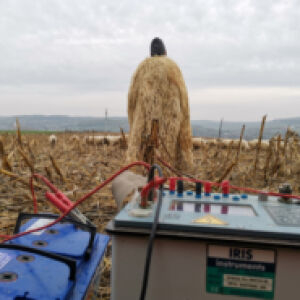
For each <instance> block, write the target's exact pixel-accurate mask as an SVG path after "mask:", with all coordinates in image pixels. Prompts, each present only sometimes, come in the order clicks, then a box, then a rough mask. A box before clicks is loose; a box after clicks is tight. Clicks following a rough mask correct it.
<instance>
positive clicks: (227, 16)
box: [0, 0, 300, 96]
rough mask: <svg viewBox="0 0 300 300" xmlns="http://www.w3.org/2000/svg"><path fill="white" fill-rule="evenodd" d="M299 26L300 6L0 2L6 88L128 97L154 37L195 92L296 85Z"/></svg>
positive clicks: (1, 77)
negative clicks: (141, 62) (164, 47)
mask: <svg viewBox="0 0 300 300" xmlns="http://www.w3.org/2000/svg"><path fill="white" fill-rule="evenodd" d="M299 20H300V11H299V5H298V1H297V0H278V1H273V0H263V1H261V0H251V1H250V0H226V1H220V0H201V1H192V0H185V1H181V0H177V1H173V0H164V1H158V0H152V1H139V0H133V1H128V0H123V1H117V0H101V1H99V0H86V1H81V0H51V1H49V0H26V1H23V0H9V1H8V0H2V1H1V0H0V36H1V39H0V87H2V90H4V89H5V91H7V93H10V92H9V91H8V90H9V88H8V87H11V91H13V89H14V87H15V86H19V87H20V86H27V87H30V86H35V87H36V88H37V87H38V86H39V85H40V86H41V88H40V90H42V87H43V88H44V87H45V86H49V87H50V88H49V89H47V91H48V93H49V90H50V89H51V88H53V89H58V90H60V91H61V90H64V91H65V92H66V93H67V92H68V91H69V93H70V94H71V92H74V93H81V94H84V93H88V92H93V93H102V92H112V91H115V92H120V93H123V94H124V95H125V96H126V93H127V89H128V85H129V81H130V78H131V75H132V73H133V71H134V70H135V68H136V66H137V64H138V63H139V62H140V61H141V60H142V59H143V58H144V57H146V56H148V53H149V43H150V41H151V39H152V38H153V37H154V36H160V37H162V38H163V39H164V41H165V43H166V46H167V50H168V54H169V56H170V57H172V58H173V59H174V60H175V61H176V62H177V63H178V64H179V66H180V67H181V69H182V71H183V74H184V76H185V79H186V83H187V86H188V88H189V89H190V90H191V91H193V90H196V89H199V88H205V87H209V88H213V87H245V86H253V87H257V86H261V87H264V86H269V87H272V86H273V87H274V86H294V87H297V86H299V84H300V56H299V52H300V40H299V38H298V34H299V31H300V30H299V29H300V21H299ZM11 93H13V92H11Z"/></svg>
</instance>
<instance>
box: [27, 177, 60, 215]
mask: <svg viewBox="0 0 300 300" xmlns="http://www.w3.org/2000/svg"><path fill="white" fill-rule="evenodd" d="M33 178H39V179H41V180H42V181H43V182H44V183H45V184H46V185H47V186H48V187H49V188H50V189H51V190H52V191H53V192H54V193H58V192H59V189H58V188H56V187H55V186H54V185H53V184H52V183H51V182H50V181H49V180H48V179H47V178H46V177H44V176H43V175H40V174H32V175H31V176H30V181H29V182H30V190H31V194H32V200H33V211H34V213H35V214H37V213H38V207H37V200H36V197H35V194H34V187H33Z"/></svg>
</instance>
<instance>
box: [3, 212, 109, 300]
mask: <svg viewBox="0 0 300 300" xmlns="http://www.w3.org/2000/svg"><path fill="white" fill-rule="evenodd" d="M57 217H58V216H57V215H52V214H20V216H19V218H18V221H17V224H16V228H15V233H18V232H19V231H26V230H30V229H34V228H37V227H41V226H43V225H45V224H47V223H50V222H52V221H53V220H54V219H56V218H57ZM24 221H25V222H24ZM108 242H109V237H108V236H106V235H102V234H97V233H96V229H95V227H94V226H92V225H91V224H89V225H86V224H82V223H79V222H76V221H74V220H73V219H71V218H64V219H63V221H62V222H59V223H57V224H55V225H53V226H50V227H49V228H47V229H45V230H41V231H38V232H33V233H30V234H28V235H25V236H22V237H19V238H17V239H15V240H13V241H11V242H9V243H6V244H1V245H0V299H3V300H4V299H13V300H40V299H44V300H50V299H51V300H83V299H89V300H90V299H94V295H95V292H96V290H97V288H98V284H99V278H100V271H101V262H102V258H103V255H104V253H105V250H106V247H107V244H108Z"/></svg>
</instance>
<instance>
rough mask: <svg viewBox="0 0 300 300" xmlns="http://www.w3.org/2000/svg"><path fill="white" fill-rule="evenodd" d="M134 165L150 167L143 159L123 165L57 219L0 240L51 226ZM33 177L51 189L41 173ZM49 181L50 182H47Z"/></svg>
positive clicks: (51, 186)
mask: <svg viewBox="0 0 300 300" xmlns="http://www.w3.org/2000/svg"><path fill="white" fill-rule="evenodd" d="M134 166H144V167H145V168H147V169H148V170H149V169H150V165H149V164H147V163H145V162H143V161H137V162H133V163H131V164H129V165H127V166H125V167H123V168H122V169H121V170H119V171H118V172H117V173H115V174H113V175H112V176H111V177H109V178H108V179H106V180H105V181H104V182H102V183H101V184H99V185H98V186H97V187H95V188H94V189H93V190H92V191H91V192H89V193H88V194H86V195H85V196H83V197H82V198H80V199H79V200H77V201H76V202H75V203H74V204H73V205H72V206H71V207H70V208H69V209H68V210H67V211H66V212H65V213H64V214H62V215H61V216H60V217H59V218H58V219H56V220H54V221H53V222H51V223H49V224H47V225H44V226H41V227H38V228H35V229H32V230H28V231H24V232H20V233H17V234H15V235H11V236H7V235H0V237H1V238H5V240H3V241H2V242H3V243H4V242H7V241H10V240H12V239H15V238H18V237H21V236H24V235H27V234H29V233H32V232H36V231H40V230H44V229H46V228H48V227H51V226H53V225H55V224H57V223H59V222H60V221H61V220H62V219H63V218H64V217H65V216H67V215H68V214H69V212H70V211H71V210H72V209H74V208H75V207H76V206H77V205H79V204H80V203H82V202H83V201H85V200H86V199H87V198H88V197H90V196H91V195H93V194H94V193H96V192H97V191H99V190H100V189H102V188H103V187H104V186H105V185H107V184H108V183H110V182H111V181H112V180H113V179H115V178H116V177H117V176H119V175H120V174H121V173H123V172H124V171H126V170H128V169H130V168H132V167H134ZM34 176H35V177H39V178H41V179H42V180H43V181H44V182H45V183H46V184H47V185H48V186H49V187H50V188H51V189H53V187H54V186H53V185H52V184H51V183H50V182H49V181H48V180H45V179H46V178H44V177H43V176H42V175H39V174H34ZM49 183H50V184H49ZM55 189H56V187H54V190H53V191H55ZM32 196H33V197H34V198H35V195H34V189H32ZM35 201H36V198H35Z"/></svg>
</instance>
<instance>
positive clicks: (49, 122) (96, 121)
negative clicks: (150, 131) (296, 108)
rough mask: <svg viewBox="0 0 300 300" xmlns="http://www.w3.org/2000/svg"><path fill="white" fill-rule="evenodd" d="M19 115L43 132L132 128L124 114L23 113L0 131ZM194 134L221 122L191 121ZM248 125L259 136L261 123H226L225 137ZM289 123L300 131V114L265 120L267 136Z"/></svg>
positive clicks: (213, 133) (214, 133) (25, 125)
mask: <svg viewBox="0 0 300 300" xmlns="http://www.w3.org/2000/svg"><path fill="white" fill-rule="evenodd" d="M16 118H18V119H19V121H20V124H21V127H22V130H40V131H92V130H94V131H110V132H119V131H120V127H121V128H123V129H124V131H126V132H127V131H128V130H129V126H128V121H127V118H125V117H109V118H108V119H107V120H106V119H105V118H98V117H71V116H64V115H51V116H44V115H26V116H25V115H24V116H9V117H0V130H14V129H15V121H16ZM191 124H192V129H193V135H194V136H206V137H218V133H219V122H218V121H209V120H192V121H191ZM243 124H245V125H246V130H245V136H244V137H245V138H246V139H253V138H257V136H258V133H259V128H260V122H245V123H243V122H226V120H225V121H224V122H223V128H222V137H224V138H238V137H239V136H240V130H241V128H242V125H243ZM288 126H290V127H291V128H292V129H293V130H294V131H296V132H298V133H299V134H300V117H299V118H289V119H275V120H271V121H268V120H267V122H266V126H265V131H264V138H265V139H268V138H270V137H272V136H274V135H275V134H278V133H280V134H282V135H283V134H284V133H285V131H286V129H287V127H288Z"/></svg>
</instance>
